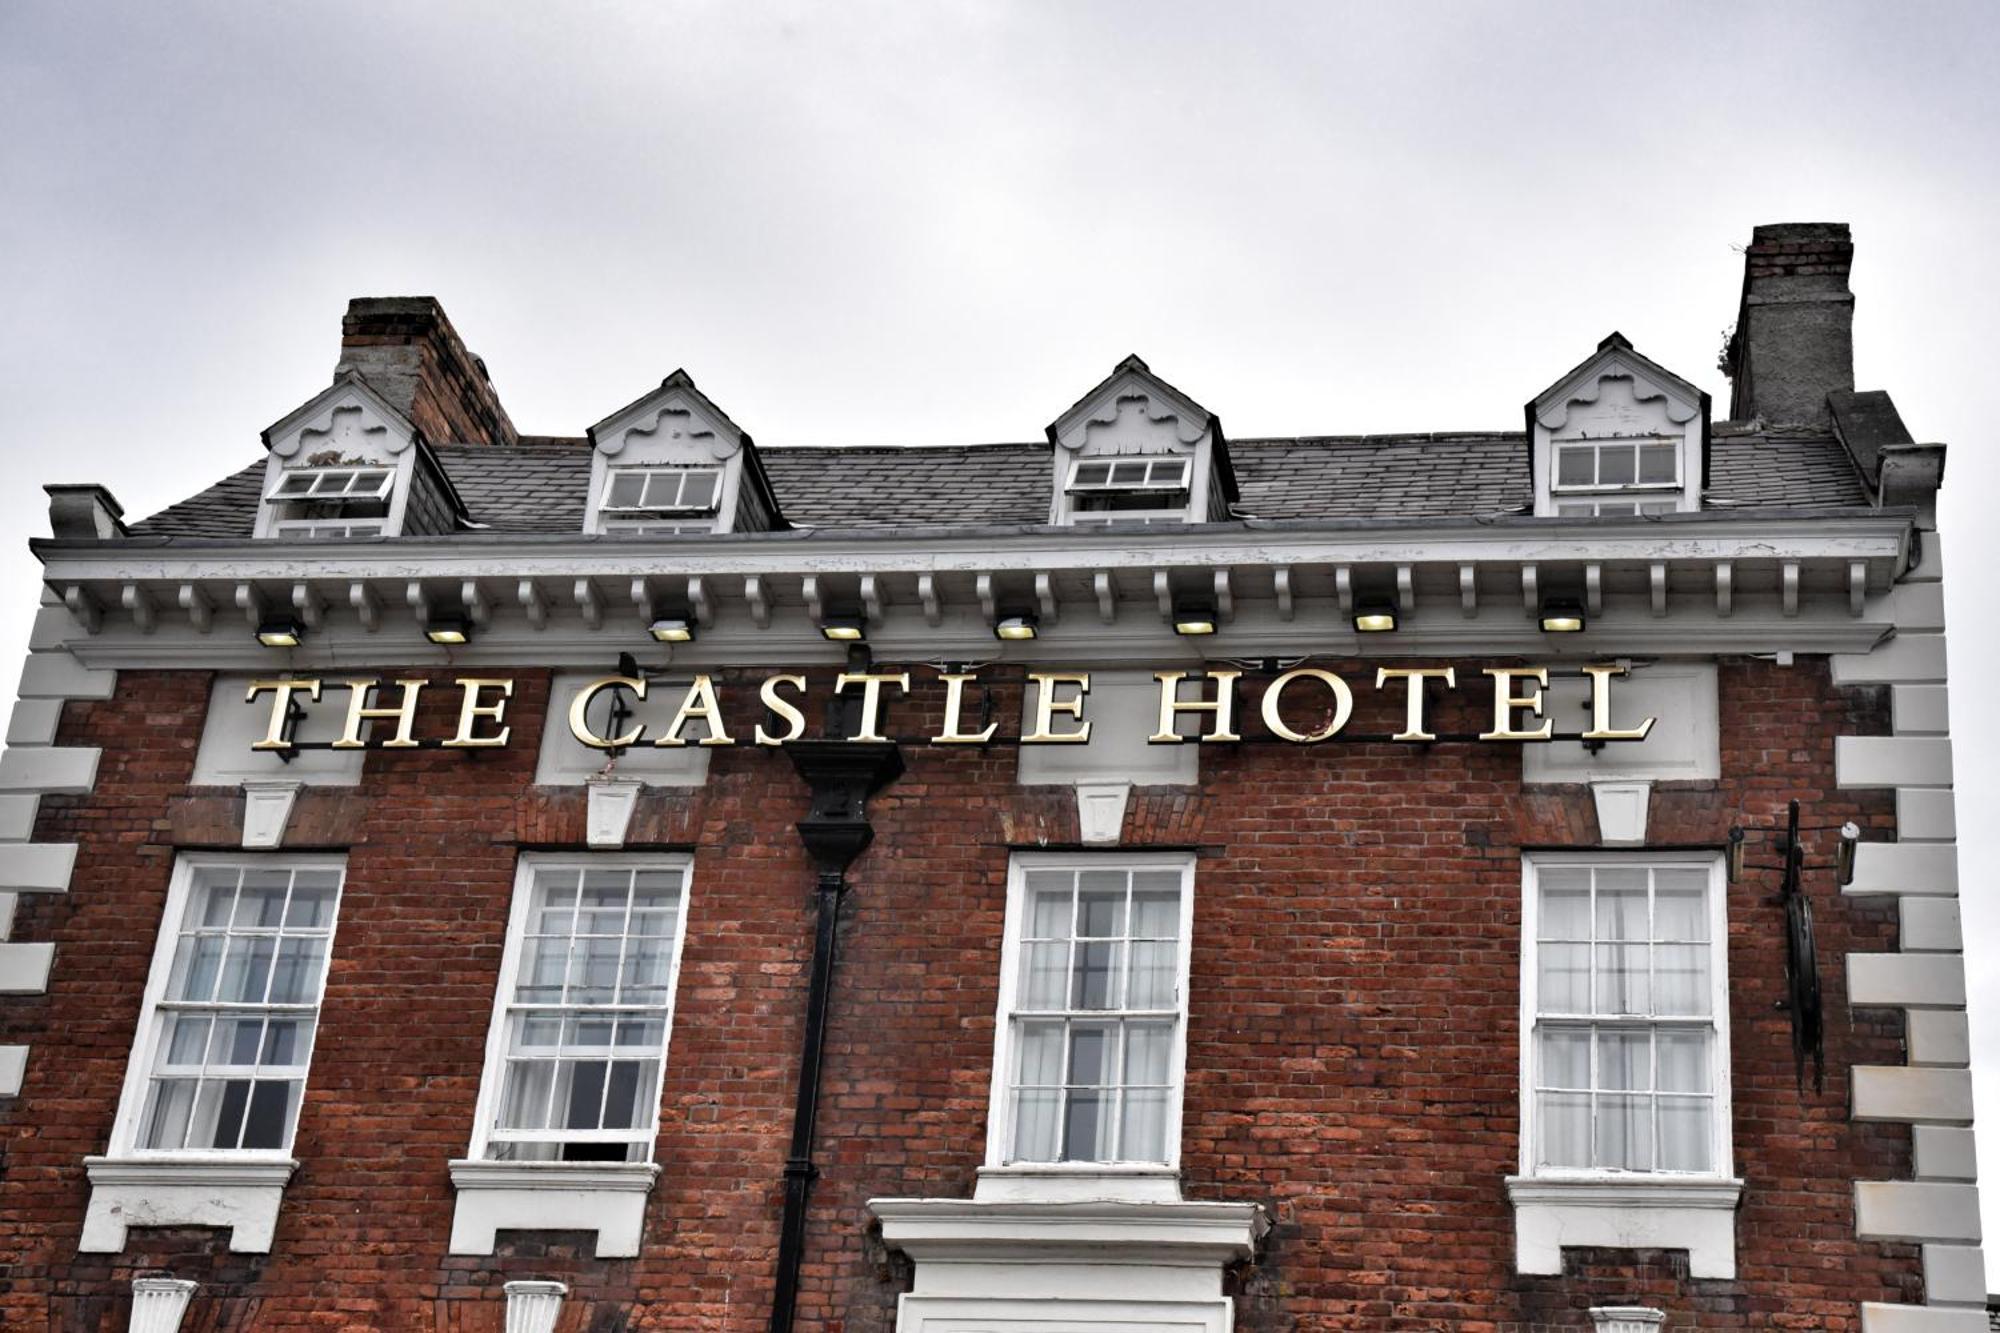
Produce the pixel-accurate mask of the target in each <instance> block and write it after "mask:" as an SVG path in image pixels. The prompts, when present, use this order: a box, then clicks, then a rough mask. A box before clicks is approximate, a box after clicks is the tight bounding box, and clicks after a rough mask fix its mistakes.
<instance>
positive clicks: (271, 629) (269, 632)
mask: <svg viewBox="0 0 2000 1333" xmlns="http://www.w3.org/2000/svg"><path fill="white" fill-rule="evenodd" d="M305 636H306V627H305V626H304V625H302V624H300V623H299V622H298V620H297V619H296V618H294V617H292V616H281V617H279V618H278V619H276V620H265V621H260V622H259V623H258V625H257V642H259V643H261V644H263V645H264V646H265V647H266V648H296V647H298V646H299V640H300V639H303V638H304V637H305Z"/></svg>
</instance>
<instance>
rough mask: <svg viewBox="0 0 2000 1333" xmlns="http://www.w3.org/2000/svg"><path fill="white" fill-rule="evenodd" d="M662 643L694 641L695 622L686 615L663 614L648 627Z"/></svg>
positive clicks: (649, 631)
mask: <svg viewBox="0 0 2000 1333" xmlns="http://www.w3.org/2000/svg"><path fill="white" fill-rule="evenodd" d="M646 632H647V633H649V634H651V635H652V636H653V638H654V639H655V640H656V641H658V642H660V643H693V642H694V622H693V621H692V620H689V619H687V618H686V617H684V616H662V617H660V618H659V619H658V620H655V621H654V622H653V623H652V624H651V625H649V626H647V627H646Z"/></svg>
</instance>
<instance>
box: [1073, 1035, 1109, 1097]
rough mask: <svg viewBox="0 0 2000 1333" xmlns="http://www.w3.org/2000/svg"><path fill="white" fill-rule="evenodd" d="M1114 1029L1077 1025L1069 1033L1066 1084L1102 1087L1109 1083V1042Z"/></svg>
mask: <svg viewBox="0 0 2000 1333" xmlns="http://www.w3.org/2000/svg"><path fill="white" fill-rule="evenodd" d="M1114 1031H1115V1029H1112V1028H1103V1027H1095V1026H1091V1027H1086V1026H1084V1025H1083V1024H1081V1023H1079V1024H1077V1025H1076V1026H1075V1027H1073V1028H1071V1029H1070V1031H1069V1077H1068V1079H1067V1080H1065V1081H1066V1082H1068V1083H1069V1084H1070V1086H1072V1087H1075V1086H1077V1085H1079V1084H1090V1085H1093V1086H1096V1085H1102V1084H1105V1083H1109V1082H1110V1081H1111V1041H1112V1036H1113V1034H1114Z"/></svg>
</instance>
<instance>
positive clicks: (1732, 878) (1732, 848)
mask: <svg viewBox="0 0 2000 1333" xmlns="http://www.w3.org/2000/svg"><path fill="white" fill-rule="evenodd" d="M1742 878H1743V830H1742V829H1740V828H1732V829H1730V830H1729V882H1730V883H1731V884H1734V883H1735V882H1736V881H1737V880H1739V879H1742Z"/></svg>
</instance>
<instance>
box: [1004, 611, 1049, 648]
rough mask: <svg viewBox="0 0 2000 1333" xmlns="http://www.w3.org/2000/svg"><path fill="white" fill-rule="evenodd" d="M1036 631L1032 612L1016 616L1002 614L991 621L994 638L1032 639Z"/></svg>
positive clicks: (1011, 639)
mask: <svg viewBox="0 0 2000 1333" xmlns="http://www.w3.org/2000/svg"><path fill="white" fill-rule="evenodd" d="M1038 632H1039V631H1038V629H1037V622H1036V620H1035V617H1034V614H1033V613H1032V612H1030V613H1028V614H1025V615H1018V616H1002V617H1001V618H1000V619H998V620H996V621H994V622H993V637H994V638H996V639H1007V640H1010V641H1019V640H1023V639H1032V638H1034V637H1035V635H1036V634H1037V633H1038Z"/></svg>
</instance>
